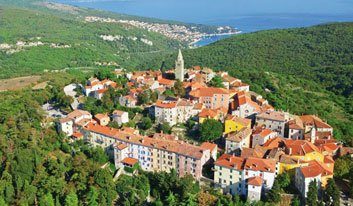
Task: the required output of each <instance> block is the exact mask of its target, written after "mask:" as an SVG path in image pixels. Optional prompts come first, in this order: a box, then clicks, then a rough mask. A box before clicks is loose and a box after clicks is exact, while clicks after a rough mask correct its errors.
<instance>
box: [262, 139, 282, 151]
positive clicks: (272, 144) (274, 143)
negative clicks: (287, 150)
mask: <svg viewBox="0 0 353 206" xmlns="http://www.w3.org/2000/svg"><path fill="white" fill-rule="evenodd" d="M283 141H284V139H283V138H282V137H275V138H272V139H269V140H268V141H267V142H265V144H264V145H263V147H266V148H268V149H272V148H278V147H281V145H282V144H283Z"/></svg>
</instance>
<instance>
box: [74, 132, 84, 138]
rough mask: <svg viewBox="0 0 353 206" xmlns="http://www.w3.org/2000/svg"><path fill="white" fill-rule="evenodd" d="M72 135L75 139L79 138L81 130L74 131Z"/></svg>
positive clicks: (81, 135)
mask: <svg viewBox="0 0 353 206" xmlns="http://www.w3.org/2000/svg"><path fill="white" fill-rule="evenodd" d="M72 137H74V138H76V139H81V138H82V137H83V134H82V133H81V132H74V133H73V134H72Z"/></svg>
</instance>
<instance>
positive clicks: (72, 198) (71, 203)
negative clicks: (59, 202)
mask: <svg viewBox="0 0 353 206" xmlns="http://www.w3.org/2000/svg"><path fill="white" fill-rule="evenodd" d="M65 206H78V197H77V195H76V193H75V192H70V193H69V194H68V195H67V196H66V198H65Z"/></svg>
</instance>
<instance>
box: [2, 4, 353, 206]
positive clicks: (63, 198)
mask: <svg viewBox="0 0 353 206" xmlns="http://www.w3.org/2000/svg"><path fill="white" fill-rule="evenodd" d="M3 2H13V1H10V0H0V3H3ZM19 2H21V1H19ZM23 2H25V1H23ZM0 9H1V10H0V44H2V43H12V44H13V43H16V41H19V40H23V41H26V40H29V39H30V38H34V37H37V36H40V37H42V39H41V41H43V42H46V43H60V44H70V45H72V47H71V48H69V49H65V50H62V49H54V50H53V49H52V48H50V47H49V46H42V47H37V48H26V49H24V51H21V52H18V53H15V54H11V55H9V54H6V53H5V52H1V51H0V70H1V71H2V73H1V74H0V78H7V77H13V76H22V75H28V74H35V73H36V74H37V73H42V71H43V70H44V69H62V68H66V67H95V62H96V61H117V62H118V63H119V64H121V65H123V66H124V67H126V66H129V67H130V68H129V67H126V68H128V69H132V68H133V67H134V66H135V65H139V66H138V67H137V68H139V69H148V68H152V69H156V68H159V67H160V65H161V64H162V62H163V61H165V66H166V68H172V67H173V62H174V59H175V53H174V52H171V49H172V48H175V47H177V46H179V43H178V42H174V41H170V40H168V39H166V38H164V37H161V36H160V35H157V34H153V33H146V32H145V31H143V30H139V29H134V28H129V29H126V28H124V27H122V26H120V25H117V26H114V27H112V26H111V25H106V24H99V25H98V24H91V25H89V24H85V23H82V22H81V21H77V20H76V19H75V18H71V19H70V18H68V17H72V16H70V15H71V14H70V15H69V14H67V16H65V17H59V16H58V15H52V14H49V13H47V12H45V11H33V10H27V9H18V8H9V7H6V8H5V7H0ZM23 19H26V20H25V21H23ZM104 33H114V34H119V35H125V36H126V35H127V36H129V35H135V36H139V37H140V36H144V35H147V37H148V38H151V40H153V41H154V42H155V43H156V44H154V46H153V47H152V48H151V47H149V46H147V45H145V44H143V43H137V42H130V41H124V42H122V43H119V44H118V43H111V42H104V41H102V40H101V39H100V38H99V35H100V34H104ZM352 46H353V24H352V23H341V24H330V25H320V26H316V27H311V28H303V29H288V30H274V31H264V32H257V33H251V34H245V35H238V36H235V37H232V38H229V39H226V40H222V41H220V42H217V43H215V44H212V45H210V46H206V47H202V48H199V49H196V50H186V51H184V56H185V57H184V58H185V60H186V63H187V65H188V66H192V65H201V66H208V67H211V68H213V69H216V70H225V71H229V73H230V74H231V75H234V76H236V77H238V78H240V79H242V80H243V81H244V82H246V83H249V84H250V85H251V88H252V90H254V91H256V92H258V93H260V94H262V95H263V96H264V97H265V98H267V99H268V100H270V102H271V103H272V104H273V105H274V106H275V107H276V108H277V109H283V110H289V111H290V112H292V113H296V114H302V113H308V114H318V115H319V116H320V117H322V118H323V119H325V120H327V121H328V123H330V124H331V125H332V126H334V129H335V136H336V138H338V139H340V140H342V141H344V143H346V144H347V145H352V144H353V143H352V138H353V126H352V120H353V103H352V102H353V101H352V100H353V94H352V82H353V76H352V75H353V50H352V48H353V47H352ZM126 49H127V50H126ZM140 51H143V53H136V52H140ZM151 51H161V52H158V53H150V52H151ZM117 52H120V53H119V55H117ZM162 54H163V55H162ZM164 54H165V55H164ZM137 57H138V58H137ZM89 75H90V74H89V73H88V74H87V73H81V72H80V71H79V70H69V71H67V72H63V73H55V75H53V73H46V74H44V75H43V77H42V81H47V80H48V81H49V86H48V87H47V88H46V89H44V90H39V91H38V90H37V91H34V90H31V89H30V88H26V89H24V90H21V91H12V92H2V93H0V205H1V206H2V205H68V206H76V205H92V206H93V205H111V204H112V203H115V204H117V205H141V204H144V205H197V204H198V205H236V206H238V205H239V206H240V205H250V203H248V202H244V201H243V200H240V198H239V197H238V196H235V197H231V196H226V195H222V194H220V193H218V192H216V191H214V190H213V189H210V188H202V187H200V186H199V185H198V184H197V183H196V182H194V181H192V180H191V179H190V177H185V178H182V179H180V178H177V177H176V174H175V173H174V172H172V173H170V174H167V173H159V174H153V173H145V172H142V171H140V175H139V176H136V177H129V176H123V177H122V178H120V179H119V180H117V181H113V174H114V168H111V167H110V166H108V167H106V168H101V167H102V165H104V164H105V163H106V162H109V159H108V157H107V156H106V155H105V153H104V152H103V150H101V149H99V148H96V149H95V148H91V147H90V146H89V145H86V144H85V143H83V142H80V141H78V142H76V143H74V144H70V143H69V142H68V139H67V138H65V137H64V136H62V135H60V134H58V133H57V131H56V127H55V124H54V125H51V124H47V123H48V122H47V121H46V120H45V118H44V113H43V111H42V109H41V108H40V106H41V105H42V104H44V103H46V102H48V101H52V102H56V103H57V105H56V106H58V107H62V109H64V110H65V109H67V106H68V103H69V101H70V99H67V98H65V95H63V92H62V88H63V86H64V85H66V84H69V83H71V82H83V81H84V80H85V79H86V78H87V76H89ZM96 75H100V74H96ZM120 83H121V84H123V82H120ZM216 83H217V82H215V84H216ZM265 89H267V90H269V91H270V92H265ZM121 92H124V91H121ZM173 92H174V93H175V92H177V91H176V90H175V91H169V93H171V94H173ZM151 96H153V95H152V94H149V97H150V98H151ZM105 100H106V99H103V101H95V100H92V99H90V100H88V102H87V104H86V109H87V110H89V111H91V112H92V113H98V112H102V110H103V111H111V110H112V109H114V108H116V107H117V105H116V104H114V103H113V104H112V102H109V101H108V99H107V101H105ZM139 101H141V102H145V101H149V100H148V99H146V97H145V96H141V97H140V98H139ZM129 112H130V113H135V111H129ZM141 122H142V123H143V124H142V125H141V126H142V127H141V129H148V128H149V127H150V124H151V120H150V119H148V118H147V117H145V118H143V119H142V120H141ZM207 124H212V122H207ZM207 124H205V125H206V126H205V128H209V127H210V126H208V127H207ZM216 126H217V125H215V127H216ZM159 129H160V130H161V131H166V132H167V131H168V130H169V129H170V128H164V127H163V125H161V128H159ZM204 133H205V135H203V136H205V137H206V136H210V135H209V134H210V133H209V132H207V130H205V131H204ZM201 135H202V134H201ZM351 168H352V160H351V159H350V158H342V159H340V160H338V161H337V166H336V168H335V176H336V178H338V179H341V180H348V182H349V183H350V185H351V188H353V179H352V178H351V177H350V176H349V174H351V173H352V169H351ZM290 181H291V180H290V179H288V177H282V176H280V177H279V178H278V180H276V184H275V186H274V188H273V190H271V192H270V193H269V196H268V197H269V198H268V199H267V200H266V201H267V203H265V202H258V203H253V205H273V204H274V203H275V202H279V201H280V200H281V197H280V195H279V194H280V193H281V192H283V191H285V192H290V190H291V188H290V187H289V185H291V183H290ZM330 185H332V187H329V188H328V190H327V191H325V193H324V196H323V201H325V198H327V197H331V196H333V197H337V194H335V195H332V194H334V193H335V191H337V188H335V187H334V184H331V183H330ZM312 190H313V191H315V188H313V189H312ZM326 193H327V194H331V195H326V196H325V194H326ZM351 193H352V194H353V192H351ZM312 194H313V195H312V196H311V197H310V201H311V202H312V203H313V204H317V202H318V196H317V194H315V193H312ZM147 197H148V198H147ZM146 199H148V200H150V201H149V202H147V201H146ZM292 205H299V201H298V200H297V199H294V201H293V202H292Z"/></svg>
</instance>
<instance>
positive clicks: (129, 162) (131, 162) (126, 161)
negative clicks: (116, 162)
mask: <svg viewBox="0 0 353 206" xmlns="http://www.w3.org/2000/svg"><path fill="white" fill-rule="evenodd" d="M121 162H122V163H124V164H127V165H130V166H134V165H135V164H137V163H138V160H137V159H135V158H131V157H125V158H124V159H123V160H121Z"/></svg>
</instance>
